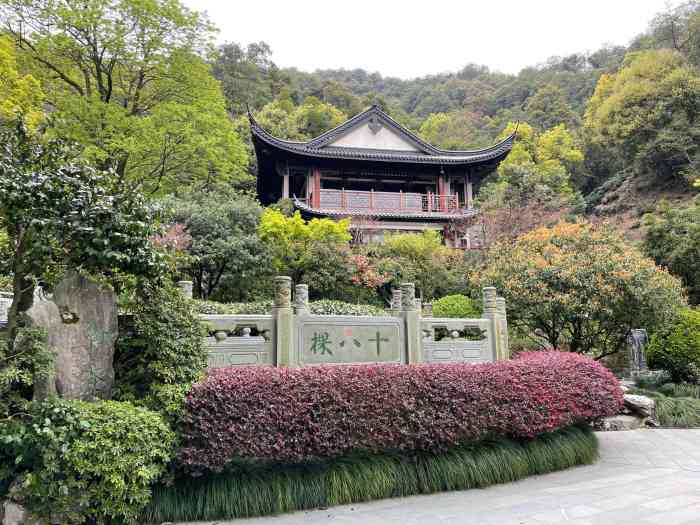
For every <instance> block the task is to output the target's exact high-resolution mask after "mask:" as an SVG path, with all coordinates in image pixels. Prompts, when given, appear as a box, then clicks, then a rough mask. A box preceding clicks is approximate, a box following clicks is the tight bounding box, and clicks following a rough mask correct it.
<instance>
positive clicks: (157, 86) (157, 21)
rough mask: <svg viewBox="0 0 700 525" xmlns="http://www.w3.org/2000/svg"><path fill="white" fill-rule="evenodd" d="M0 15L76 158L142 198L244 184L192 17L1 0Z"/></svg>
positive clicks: (55, 128) (237, 146)
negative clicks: (202, 184)
mask: <svg viewBox="0 0 700 525" xmlns="http://www.w3.org/2000/svg"><path fill="white" fill-rule="evenodd" d="M0 17H1V18H2V19H3V20H4V22H5V30H6V31H7V33H8V34H9V35H11V36H12V37H13V38H14V40H15V42H16V45H17V46H18V49H19V50H20V52H21V55H22V58H23V60H24V63H26V64H27V67H28V68H29V70H30V72H31V74H32V75H33V76H34V77H35V78H37V79H38V80H39V81H40V82H41V84H42V87H43V89H44V92H45V93H46V100H47V102H48V104H49V105H50V106H51V108H52V114H51V117H52V118H51V127H50V130H51V132H52V133H53V135H54V136H56V137H61V138H62V139H69V140H71V141H77V142H78V143H80V144H81V145H82V146H83V148H84V152H83V157H84V158H86V159H88V160H90V161H95V162H97V163H98V164H99V165H101V166H102V167H111V168H113V169H115V171H116V172H117V174H118V175H119V176H120V177H121V178H122V179H123V180H125V181H128V182H130V183H133V184H135V185H138V186H140V187H142V188H143V189H144V190H145V191H146V192H149V193H168V192H172V191H175V190H176V189H177V188H179V187H181V186H183V185H184V186H187V185H191V184H192V183H193V182H194V181H201V180H204V181H209V180H211V179H215V180H228V181H232V182H239V181H241V180H242V179H244V178H246V176H247V175H246V172H245V167H246V164H247V162H246V161H247V159H246V157H245V149H244V147H243V145H242V143H241V140H240V138H239V137H238V136H237V135H236V133H235V132H234V130H233V127H232V125H231V122H230V120H229V119H228V117H227V114H226V111H225V102H224V98H223V95H222V93H221V88H220V86H219V84H218V82H217V81H216V80H215V79H214V78H213V77H212V76H211V75H210V72H209V66H208V65H207V63H206V62H205V53H206V51H207V50H208V49H209V43H210V40H211V38H212V34H213V30H212V27H211V25H210V24H209V22H208V21H207V20H206V19H205V18H204V17H203V16H202V15H201V14H199V13H196V12H194V11H190V10H189V9H187V8H185V7H184V6H183V5H182V4H181V3H180V2H179V1H178V0H99V1H96V2H89V3H87V4H86V3H85V2H77V1H74V0H62V1H60V2H54V1H52V0H41V1H38V2H36V1H30V0H9V1H8V2H5V3H4V4H3V6H2V8H1V11H0Z"/></svg>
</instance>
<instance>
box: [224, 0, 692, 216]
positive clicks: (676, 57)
mask: <svg viewBox="0 0 700 525" xmlns="http://www.w3.org/2000/svg"><path fill="white" fill-rule="evenodd" d="M699 12H700V3H698V2H697V1H691V2H687V3H684V4H682V5H680V6H679V7H676V8H673V9H669V10H668V11H665V12H662V13H660V14H658V15H657V16H656V17H655V18H654V19H653V20H652V21H650V24H649V27H648V30H647V31H646V32H644V33H643V34H640V35H639V36H638V37H637V38H635V39H634V41H632V42H631V43H630V44H629V45H628V46H627V47H624V46H610V47H604V48H602V49H599V50H597V51H595V52H593V53H578V54H573V55H570V56H564V57H552V58H550V59H549V60H547V61H546V63H544V64H538V65H535V66H532V67H528V68H526V69H523V70H522V71H521V72H520V73H519V74H518V75H507V74H503V73H498V72H494V71H491V70H490V69H489V68H488V67H487V66H483V65H477V64H468V65H466V66H465V67H464V68H463V69H462V70H460V71H458V72H455V73H449V74H439V75H430V76H426V77H422V78H416V79H410V80H402V79H398V78H391V77H383V76H382V75H381V74H380V73H370V72H367V71H364V70H362V69H354V70H342V69H341V70H318V71H315V72H313V73H307V72H302V71H299V70H297V69H281V68H279V67H277V66H276V65H275V63H274V55H273V53H272V50H271V49H270V48H269V46H268V45H266V44H265V43H264V42H260V43H256V44H250V45H248V46H247V47H242V46H240V45H238V44H235V43H229V44H225V45H223V46H221V47H220V49H219V54H218V56H217V58H216V60H215V62H214V66H213V70H212V71H213V74H214V75H215V77H216V78H218V79H219V80H220V81H221V82H222V86H223V89H224V94H225V97H226V102H227V107H228V110H229V111H230V112H231V114H232V115H234V116H240V115H241V114H242V113H244V111H245V108H246V105H249V106H250V108H251V109H252V110H253V111H255V112H256V113H257V115H258V118H259V119H260V120H261V122H263V124H264V125H266V126H267V127H268V129H269V130H270V131H271V132H273V133H275V134H277V135H280V136H283V137H287V138H295V139H303V138H308V137H310V136H313V135H315V134H317V133H319V132H321V131H323V130H325V129H327V128H329V127H330V126H332V125H335V124H337V123H338V122H339V121H341V120H342V119H344V118H345V117H347V116H351V115H353V114H355V113H357V112H359V111H361V110H362V109H363V108H364V107H366V106H368V105H369V104H371V103H379V104H380V105H381V106H383V107H384V108H385V109H386V110H387V111H388V112H389V113H390V114H391V115H392V116H393V117H394V118H396V119H397V120H398V121H400V122H401V123H402V124H405V125H407V126H408V127H409V128H411V129H413V130H415V131H417V132H419V133H420V134H421V135H422V136H423V137H424V138H425V139H426V140H428V141H429V142H431V143H434V144H436V145H438V146H441V147H445V148H450V149H469V148H478V147H483V146H487V145H489V144H492V143H493V142H494V141H495V140H496V139H497V138H498V137H499V135H502V133H503V131H504V130H505V129H506V128H508V127H509V124H510V123H513V122H518V121H519V122H521V123H524V124H525V125H524V126H522V125H521V130H522V131H521V134H520V138H521V144H520V148H519V149H516V151H514V152H513V154H512V155H511V159H513V157H517V158H516V159H513V160H512V161H511V162H510V163H509V164H510V166H508V163H507V165H506V166H504V167H503V168H502V169H501V171H500V173H499V179H497V180H494V182H499V183H500V184H498V185H494V186H492V187H491V191H488V192H487V195H482V201H484V200H485V197H487V196H488V197H489V199H490V201H491V202H492V203H493V204H497V205H502V204H504V197H505V195H504V194H508V195H511V196H512V197H513V196H514V197H516V198H517V199H522V198H523V195H522V194H521V193H522V191H520V190H519V189H518V188H514V187H513V186H514V185H519V184H520V183H521V181H523V180H525V179H528V180H530V183H529V184H528V186H530V187H532V185H533V184H532V182H533V181H534V182H535V184H538V185H540V186H541V189H543V190H545V191H539V192H537V193H538V194H539V195H540V197H539V199H540V200H542V195H544V199H545V200H546V204H556V205H557V206H559V205H561V204H562V199H561V198H563V200H564V202H565V204H569V205H574V206H578V209H581V206H584V207H585V208H584V209H585V211H587V212H594V211H595V212H599V213H603V214H610V213H615V212H617V211H619V209H620V208H624V207H625V204H624V203H622V204H621V203H620V201H621V200H625V199H621V198H620V196H619V194H620V193H621V191H630V190H632V191H633V192H634V191H635V190H637V189H649V188H650V187H651V188H655V189H661V190H662V191H671V192H677V193H680V194H686V192H691V193H692V191H691V187H692V183H693V181H694V180H695V179H696V178H697V177H698V174H699V173H700V172H699V171H698V159H699V155H700V146H699V144H700V125H699V124H698V120H697V116H698V110H699V109H700V106H699V104H700V87H699V84H698V82H699V81H700V80H699V78H700V77H699V76H698V65H699V64H700V14H699ZM336 110H338V111H336ZM244 125H245V122H244V120H241V121H240V122H239V129H243V128H244ZM558 126H559V127H558ZM561 126H563V127H561ZM511 128H512V125H511ZM509 129H510V128H509ZM552 130H558V131H552ZM244 135H245V134H244ZM552 135H553V136H552ZM548 140H549V141H550V142H553V143H554V144H550V148H549V149H550V150H551V149H552V147H554V146H557V147H560V148H562V147H563V148H567V149H569V152H568V155H567V154H566V153H563V154H562V152H555V153H554V155H553V158H555V159H559V160H561V161H562V162H560V163H559V164H560V165H559V166H556V167H555V168H554V169H552V166H549V169H547V168H546V164H547V163H548V162H549V161H551V160H552V155H551V153H552V152H551V151H550V152H549V153H550V154H549V155H547V154H546V152H543V151H542V149H543V148H544V149H547V147H546V146H543V144H542V142H547V141H548ZM538 143H539V146H538ZM572 149H573V150H576V151H577V152H580V155H578V154H573V155H572V154H571V153H572V152H571V150H572ZM543 153H544V156H543ZM540 157H542V158H540ZM550 164H551V163H550ZM688 194H689V193H688ZM581 195H582V196H583V197H584V198H585V199H584V200H581V199H580V198H579V197H580V196H581ZM552 199H554V201H555V202H552ZM614 201H617V203H615V202H614ZM634 202H635V201H634V199H632V200H631V201H630V203H634ZM540 204H542V203H541V202H540ZM631 205H632V204H631Z"/></svg>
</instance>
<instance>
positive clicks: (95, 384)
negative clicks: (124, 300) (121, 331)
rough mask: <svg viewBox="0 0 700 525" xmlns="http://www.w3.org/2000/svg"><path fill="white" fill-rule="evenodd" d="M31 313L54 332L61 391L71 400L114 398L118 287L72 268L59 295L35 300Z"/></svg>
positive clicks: (52, 340) (50, 333)
mask: <svg viewBox="0 0 700 525" xmlns="http://www.w3.org/2000/svg"><path fill="white" fill-rule="evenodd" d="M28 313H29V316H30V317H31V318H32V319H33V321H34V323H35V324H36V325H38V326H41V327H43V328H45V329H46V331H47V332H48V337H49V340H48V344H49V348H50V349H51V350H52V351H53V352H54V354H55V356H56V357H55V359H56V361H55V390H56V392H57V393H58V394H59V395H60V396H61V397H64V398H66V399H80V400H92V399H98V398H99V399H109V398H110V397H111V395H112V385H113V383H114V368H113V367H112V360H113V357H114V342H115V341H116V339H117V334H118V326H117V297H116V295H115V293H114V291H112V290H111V289H110V288H109V287H107V286H102V285H99V284H98V283H95V282H94V281H91V280H90V279H88V278H86V277H83V276H81V275H78V274H76V273H70V274H69V275H67V276H66V278H65V279H64V280H63V281H62V282H61V283H60V284H59V285H58V286H56V288H55V289H54V292H53V296H51V297H48V298H44V299H43V300H35V302H34V306H32V308H31V309H30V310H29V312H28ZM52 386H53V385H49V387H48V388H46V389H45V390H48V391H51V390H52V388H51V387H52Z"/></svg>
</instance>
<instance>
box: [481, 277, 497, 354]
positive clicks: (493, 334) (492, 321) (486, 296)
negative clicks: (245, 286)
mask: <svg viewBox="0 0 700 525" xmlns="http://www.w3.org/2000/svg"><path fill="white" fill-rule="evenodd" d="M483 300H484V311H483V314H482V318H484V319H488V320H489V330H488V332H489V333H488V338H489V344H490V345H491V359H492V360H494V361H496V360H498V359H500V358H501V337H500V335H499V332H500V330H499V328H500V326H499V324H500V323H499V320H500V314H499V313H498V303H497V300H496V289H495V288H494V287H492V286H487V287H486V288H484V290H483Z"/></svg>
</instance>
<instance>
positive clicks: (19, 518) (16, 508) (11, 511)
mask: <svg viewBox="0 0 700 525" xmlns="http://www.w3.org/2000/svg"><path fill="white" fill-rule="evenodd" d="M2 511H3V517H2V525H26V524H27V520H28V518H29V513H28V512H27V509H25V508H24V507H23V506H22V505H19V504H17V503H13V502H12V501H9V500H7V501H5V503H4V504H3V506H2Z"/></svg>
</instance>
